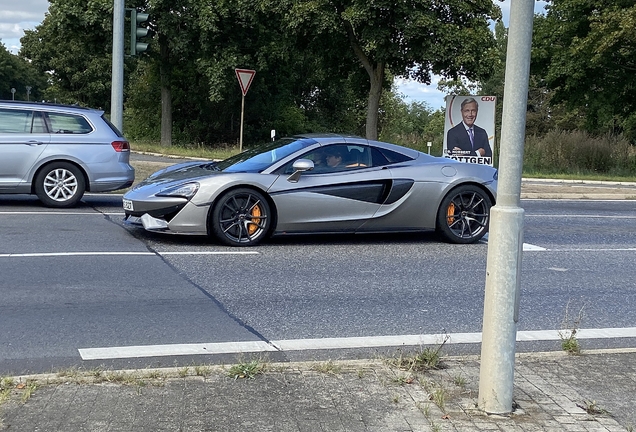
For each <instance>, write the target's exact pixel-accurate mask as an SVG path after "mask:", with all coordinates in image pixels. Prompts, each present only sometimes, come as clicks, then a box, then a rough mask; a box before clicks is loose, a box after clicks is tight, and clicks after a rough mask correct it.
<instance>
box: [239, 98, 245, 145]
mask: <svg viewBox="0 0 636 432" xmlns="http://www.w3.org/2000/svg"><path fill="white" fill-rule="evenodd" d="M244 112H245V95H243V101H242V102H241V134H240V137H239V153H240V152H242V151H243V113H244Z"/></svg>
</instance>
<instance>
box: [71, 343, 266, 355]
mask: <svg viewBox="0 0 636 432" xmlns="http://www.w3.org/2000/svg"><path fill="white" fill-rule="evenodd" d="M78 351H79V353H80V356H81V357H82V360H107V359H118V358H137V357H165V356H177V355H200V354H234V353H242V352H263V351H276V348H274V347H273V346H272V345H270V344H268V343H267V342H263V341H249V342H222V343H208V344H176V345H145V346H128V347H112V348H83V349H79V350H78Z"/></svg>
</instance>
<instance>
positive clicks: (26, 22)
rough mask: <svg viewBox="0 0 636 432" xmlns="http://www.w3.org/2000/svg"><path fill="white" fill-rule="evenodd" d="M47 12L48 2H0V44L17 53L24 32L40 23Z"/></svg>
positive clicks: (7, 0)
mask: <svg viewBox="0 0 636 432" xmlns="http://www.w3.org/2000/svg"><path fill="white" fill-rule="evenodd" d="M48 10H49V2H48V0H0V11H2V13H0V40H1V42H2V43H3V44H4V45H5V47H7V49H9V50H10V51H11V52H12V53H14V54H15V53H17V52H18V50H19V49H20V38H22V36H24V30H26V29H33V28H34V27H35V26H37V25H38V24H39V23H41V22H42V20H43V19H44V15H45V14H46V12H47V11H48Z"/></svg>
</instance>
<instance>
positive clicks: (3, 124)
mask: <svg viewBox="0 0 636 432" xmlns="http://www.w3.org/2000/svg"><path fill="white" fill-rule="evenodd" d="M45 132H46V127H45V126H44V121H43V119H42V116H41V115H40V113H38V112H36V111H31V110H14V109H0V133H15V134H31V133H45Z"/></svg>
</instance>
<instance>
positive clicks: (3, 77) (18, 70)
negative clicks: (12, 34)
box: [0, 42, 47, 100]
mask: <svg viewBox="0 0 636 432" xmlns="http://www.w3.org/2000/svg"><path fill="white" fill-rule="evenodd" d="M0 83H2V84H1V85H0V99H12V98H15V100H27V90H26V87H27V86H29V87H31V92H30V95H29V99H30V100H41V99H42V93H43V91H44V90H45V88H46V85H47V83H46V75H45V74H44V73H39V72H38V71H37V70H36V69H35V68H34V67H33V66H32V65H31V64H30V63H29V62H28V61H26V60H25V59H24V58H21V57H18V56H16V55H13V54H11V53H10V52H9V51H8V50H7V49H6V47H5V46H4V44H2V43H1V42H0ZM12 88H14V89H15V90H16V92H15V95H14V94H12V93H11V89H12Z"/></svg>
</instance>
